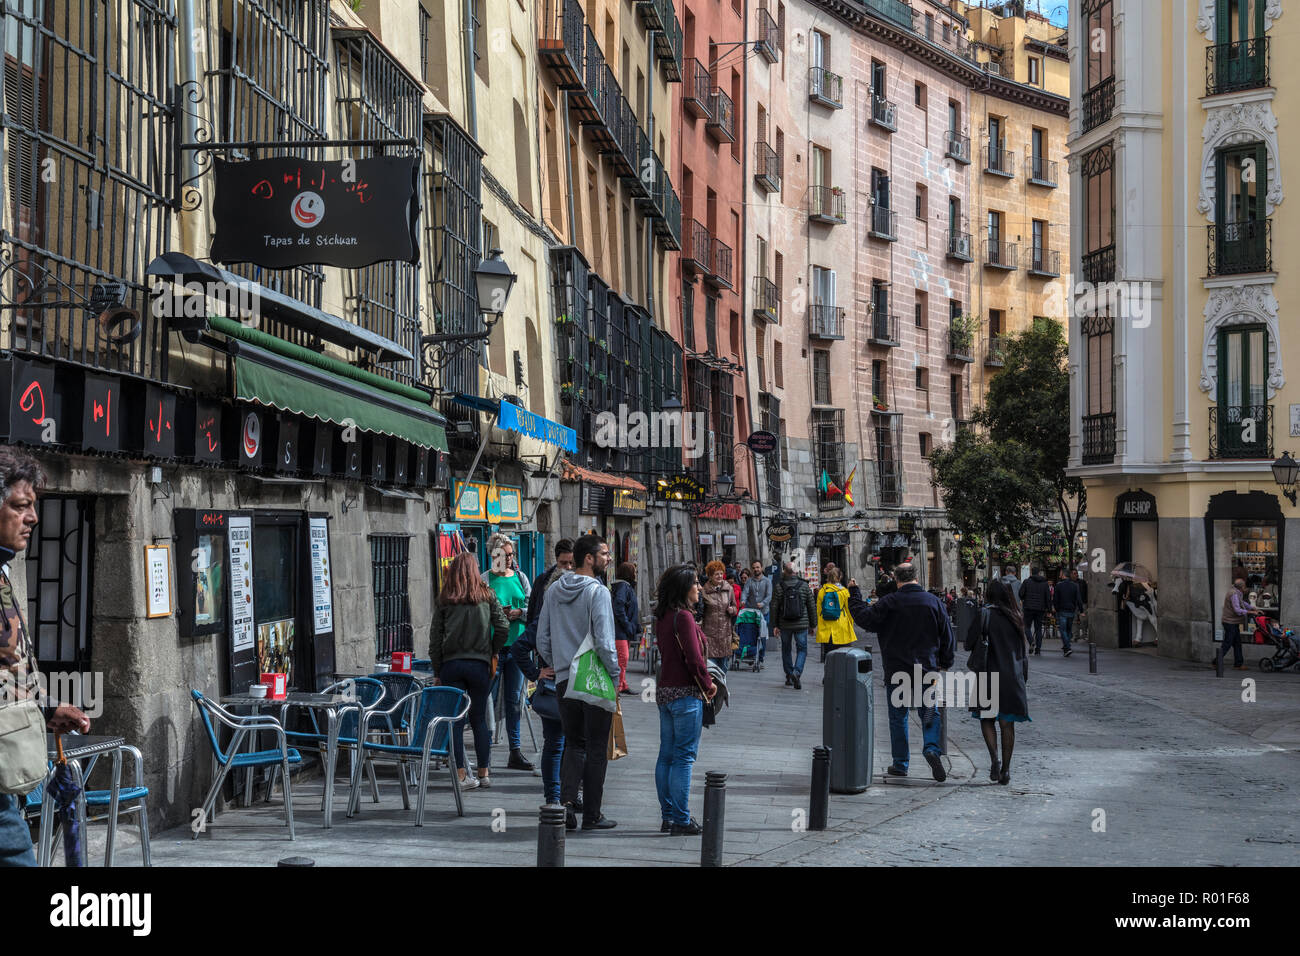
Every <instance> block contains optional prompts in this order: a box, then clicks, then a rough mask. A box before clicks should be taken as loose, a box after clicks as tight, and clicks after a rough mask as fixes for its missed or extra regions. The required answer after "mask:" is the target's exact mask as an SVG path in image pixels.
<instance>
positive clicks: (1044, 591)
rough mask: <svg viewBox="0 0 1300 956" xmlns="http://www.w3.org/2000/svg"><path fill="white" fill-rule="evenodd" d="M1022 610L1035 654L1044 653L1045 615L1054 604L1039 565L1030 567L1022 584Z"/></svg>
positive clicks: (1026, 632)
mask: <svg viewBox="0 0 1300 956" xmlns="http://www.w3.org/2000/svg"><path fill="white" fill-rule="evenodd" d="M1019 597H1020V610H1021V612H1022V613H1023V614H1024V615H1025V637H1027V638H1029V643H1030V644H1031V645H1032V646H1033V648H1034V653H1035V654H1040V655H1041V654H1042V653H1043V615H1044V614H1046V613H1047V611H1048V610H1049V609H1050V608H1051V606H1052V599H1051V592H1050V590H1049V588H1048V585H1047V578H1045V577H1043V573H1042V571H1040V570H1039V569H1038V568H1037V567H1033V568H1030V569H1029V577H1027V578H1025V580H1024V583H1023V584H1021V585H1020V594H1019Z"/></svg>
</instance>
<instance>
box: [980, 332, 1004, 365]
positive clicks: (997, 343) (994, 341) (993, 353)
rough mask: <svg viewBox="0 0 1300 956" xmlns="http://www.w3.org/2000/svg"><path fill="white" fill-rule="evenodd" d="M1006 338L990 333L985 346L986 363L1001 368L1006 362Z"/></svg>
mask: <svg viewBox="0 0 1300 956" xmlns="http://www.w3.org/2000/svg"><path fill="white" fill-rule="evenodd" d="M1006 346H1007V343H1006V339H1004V338H1003V337H1002V336H1000V335H990V336H989V339H988V342H987V343H986V344H985V347H984V364H985V365H989V366H992V367H993V368H1001V367H1002V366H1003V365H1005V364H1006V360H1007V353H1006Z"/></svg>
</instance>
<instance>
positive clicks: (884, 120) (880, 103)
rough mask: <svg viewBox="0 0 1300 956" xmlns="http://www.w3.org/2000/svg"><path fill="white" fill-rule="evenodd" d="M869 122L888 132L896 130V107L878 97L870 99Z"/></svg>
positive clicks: (874, 96)
mask: <svg viewBox="0 0 1300 956" xmlns="http://www.w3.org/2000/svg"><path fill="white" fill-rule="evenodd" d="M871 122H873V123H875V124H876V125H877V126H880V127H882V128H884V129H887V130H889V131H890V132H897V130H898V107H897V106H895V105H894V104H893V103H891V102H890V101H889V100H887V99H885V98H884V97H883V96H880V95H878V94H877V95H873V96H872V97H871Z"/></svg>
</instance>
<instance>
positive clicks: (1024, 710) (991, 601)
mask: <svg viewBox="0 0 1300 956" xmlns="http://www.w3.org/2000/svg"><path fill="white" fill-rule="evenodd" d="M987 598H988V606H987V607H985V608H982V609H981V610H980V611H979V613H977V614H975V615H973V616H972V619H971V622H970V625H969V626H968V627H967V630H966V650H968V651H970V652H971V656H970V659H969V661H968V662H967V666H968V667H969V668H970V669H971V670H972V671H974V672H975V673H976V674H977V675H978V677H977V684H976V686H977V687H979V688H981V689H984V688H987V689H988V690H989V693H990V695H991V696H992V700H986V701H983V703H984V704H986V705H988V707H987V709H982V708H979V707H972V708H971V716H972V717H978V718H979V722H980V730H981V731H982V732H983V734H984V745H985V746H986V747H988V750H989V779H990V780H996V781H997V782H998V783H1000V784H1007V783H1010V782H1011V753H1012V751H1013V750H1015V747H1016V724H1017V723H1019V722H1020V721H1027V720H1029V719H1030V718H1029V694H1028V691H1027V690H1026V688H1025V679H1026V677H1027V676H1028V675H1027V673H1026V672H1027V670H1028V661H1029V657H1028V653H1027V652H1028V649H1029V644H1028V641H1027V639H1026V637H1025V621H1024V618H1023V617H1021V614H1020V609H1019V608H1018V607H1016V601H1015V598H1014V596H1013V595H1012V592H1011V589H1010V588H1008V587H1007V586H1006V585H1005V584H1003V583H1002V582H1001V581H1000V580H998V579H996V578H995V579H993V580H992V581H990V582H989V586H988V592H987ZM995 680H996V683H995ZM994 690H996V693H993V691H994ZM998 725H1001V727H1002V759H1001V761H999V760H998Z"/></svg>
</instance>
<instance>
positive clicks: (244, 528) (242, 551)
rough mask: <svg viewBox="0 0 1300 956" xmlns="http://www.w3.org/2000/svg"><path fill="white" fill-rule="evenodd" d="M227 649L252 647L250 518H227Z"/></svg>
mask: <svg viewBox="0 0 1300 956" xmlns="http://www.w3.org/2000/svg"><path fill="white" fill-rule="evenodd" d="M229 528H230V536H229V540H230V603H231V613H230V621H231V635H230V639H231V644H230V646H231V649H232V650H233V651H234V652H235V653H238V652H240V651H247V650H251V649H252V648H253V645H254V643H255V641H254V637H253V519H252V518H250V517H247V516H243V517H234V516H232V517H231V519H230V525H229Z"/></svg>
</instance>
